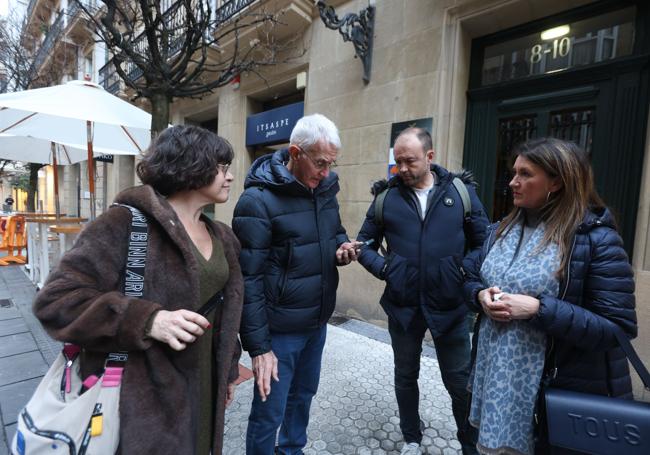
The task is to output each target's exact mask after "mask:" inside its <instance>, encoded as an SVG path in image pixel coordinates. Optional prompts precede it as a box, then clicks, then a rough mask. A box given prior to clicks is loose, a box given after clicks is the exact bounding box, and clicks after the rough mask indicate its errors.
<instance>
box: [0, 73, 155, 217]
mask: <svg viewBox="0 0 650 455" xmlns="http://www.w3.org/2000/svg"><path fill="white" fill-rule="evenodd" d="M150 127H151V115H150V114H148V113H147V112H145V111H143V110H142V109H139V108H138V107H136V106H134V105H132V104H130V103H127V102H126V101H123V100H121V99H120V98H118V97H116V96H114V95H111V94H110V93H108V92H106V91H105V90H104V89H103V88H102V87H101V86H99V85H97V84H95V83H92V82H87V81H71V82H68V83H67V84H62V85H56V86H53V87H45V88H38V89H33V90H25V91H22V92H15V93H6V94H2V95H0V133H9V134H12V135H14V136H31V137H35V138H39V139H45V140H48V141H53V142H56V143H60V144H83V143H84V142H86V143H87V146H86V150H87V159H88V182H89V190H90V195H91V201H90V213H91V218H93V219H94V218H95V181H94V169H93V160H92V157H93V148H94V147H98V148H102V149H110V150H117V151H121V152H122V153H128V152H131V153H141V152H142V151H143V150H144V149H146V148H147V147H148V146H149V142H150V140H151V133H150Z"/></svg>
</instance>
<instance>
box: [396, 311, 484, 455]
mask: <svg viewBox="0 0 650 455" xmlns="http://www.w3.org/2000/svg"><path fill="white" fill-rule="evenodd" d="M388 331H389V333H390V337H391V342H392V346H393V354H394V361H395V395H396V397H397V406H398V408H399V415H400V428H401V429H402V434H403V435H404V440H405V441H406V442H407V443H409V442H417V443H418V444H419V443H420V442H421V441H422V430H421V428H420V412H419V402H420V389H419V388H418V377H419V375H420V355H421V354H422V341H423V339H424V334H425V332H426V331H427V326H426V322H425V321H424V317H423V316H422V314H418V316H416V317H415V318H414V321H413V323H412V324H411V327H409V329H408V330H406V331H405V330H404V329H403V328H402V326H401V325H400V324H399V323H398V322H397V321H395V320H393V319H392V318H389V320H388ZM433 342H434V345H435V349H436V355H437V357H438V364H439V365H440V374H441V375H442V382H443V383H444V385H445V388H446V389H447V392H449V395H450V397H451V408H452V411H453V413H454V419H455V420H456V426H457V427H458V433H457V437H458V440H459V442H460V444H461V446H462V449H463V453H464V454H476V453H477V452H476V439H477V431H476V429H475V428H473V427H472V426H471V425H469V422H468V421H467V416H468V411H469V392H468V391H467V384H468V381H469V363H470V350H471V349H470V341H469V333H468V330H467V321H466V320H465V319H463V321H462V322H461V323H459V324H458V326H457V327H455V328H454V329H453V330H452V331H450V332H449V333H447V334H445V335H442V336H440V337H438V338H436V339H434V340H433Z"/></svg>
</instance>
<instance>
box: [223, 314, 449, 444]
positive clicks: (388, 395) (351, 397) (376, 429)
mask: <svg viewBox="0 0 650 455" xmlns="http://www.w3.org/2000/svg"><path fill="white" fill-rule="evenodd" d="M351 322H352V321H351ZM350 325H352V326H353V327H352V328H354V329H355V330H356V331H370V332H373V333H377V334H378V335H379V336H378V338H386V337H385V336H384V337H382V336H381V335H382V332H384V333H385V332H386V331H385V330H383V329H379V328H376V327H374V326H370V327H368V328H363V326H364V325H368V326H369V324H365V323H360V322H358V321H354V324H347V323H346V324H343V325H342V326H339V327H336V326H332V325H330V326H328V334H327V343H326V345H325V352H324V355H323V368H322V373H321V382H320V387H319V389H318V394H317V395H316V397H315V399H314V402H313V404H312V409H311V419H310V423H309V428H308V437H309V442H308V444H307V447H306V448H305V455H317V454H318V455H325V454H344V455H353V454H358V455H375V454H391V455H393V454H399V451H400V449H401V448H402V445H403V440H402V434H401V432H400V429H399V418H398V413H397V403H396V402H395V393H394V390H393V373H392V371H393V365H392V362H393V352H392V349H391V347H390V345H389V344H387V343H385V342H382V341H377V340H375V339H372V338H369V337H368V336H366V335H362V334H359V333H355V332H352V331H349V330H346V326H350ZM385 335H386V336H387V333H386V334H385ZM425 352H426V349H425ZM242 363H244V364H245V365H246V366H248V367H250V360H249V359H248V358H247V357H246V358H245V359H243V360H242ZM252 387H253V380H249V381H246V382H244V383H243V384H241V385H239V386H238V387H237V394H236V398H235V401H234V402H233V404H232V405H231V407H230V409H229V410H228V412H227V414H226V437H225V447H224V454H227V455H240V454H243V453H244V447H245V444H244V439H245V435H246V423H247V418H248V412H249V410H250V403H251V400H252V393H253V390H252ZM420 413H421V417H422V420H423V421H424V423H425V426H426V429H425V431H424V439H423V441H422V444H423V448H424V453H427V454H445V455H447V454H458V453H460V444H459V443H458V441H457V440H456V438H455V434H456V424H455V423H454V419H453V415H452V412H451V401H450V399H449V396H448V395H447V391H446V390H445V388H444V386H443V384H442V379H441V378H440V372H439V370H438V362H437V361H436V360H435V359H434V358H432V357H429V356H424V357H422V367H421V370H420Z"/></svg>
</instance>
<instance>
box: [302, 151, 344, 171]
mask: <svg viewBox="0 0 650 455" xmlns="http://www.w3.org/2000/svg"><path fill="white" fill-rule="evenodd" d="M296 147H298V148H299V149H300V151H301V152H302V154H303V155H305V156H306V157H307V158H309V161H311V164H313V165H314V167H315V168H316V169H318V170H319V171H324V170H325V169H332V168H335V167H336V161H327V160H323V159H318V160H315V159H313V158H312V157H311V156H310V155H309V153H307V152H305V150H304V149H303V148H302V147H300V146H296Z"/></svg>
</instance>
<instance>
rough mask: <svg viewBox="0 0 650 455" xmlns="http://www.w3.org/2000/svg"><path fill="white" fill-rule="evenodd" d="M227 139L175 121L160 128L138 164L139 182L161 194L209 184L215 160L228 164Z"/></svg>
mask: <svg viewBox="0 0 650 455" xmlns="http://www.w3.org/2000/svg"><path fill="white" fill-rule="evenodd" d="M233 157H234V152H233V149H232V146H231V145H230V143H229V142H228V141H227V140H225V139H224V138H222V137H220V136H217V135H216V134H214V133H213V132H211V131H208V130H206V129H204V128H201V127H198V126H185V125H177V126H172V127H170V128H167V129H166V130H163V131H161V133H160V134H159V135H158V136H157V137H156V138H155V139H154V141H153V142H152V143H151V145H150V146H149V148H148V149H147V151H146V152H145V155H144V158H143V159H142V161H140V163H138V166H137V174H138V177H139V178H140V180H141V181H142V183H144V184H146V185H151V186H152V187H153V188H154V189H155V190H156V191H157V192H159V193H160V194H162V195H164V196H170V195H172V194H174V193H177V192H179V191H184V190H197V189H199V188H203V187H205V186H207V185H210V184H211V183H212V182H213V181H214V178H215V177H216V176H217V174H218V172H219V167H218V166H217V165H218V164H230V163H231V162H232V159H233Z"/></svg>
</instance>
